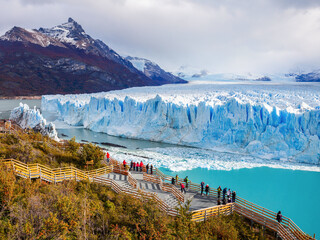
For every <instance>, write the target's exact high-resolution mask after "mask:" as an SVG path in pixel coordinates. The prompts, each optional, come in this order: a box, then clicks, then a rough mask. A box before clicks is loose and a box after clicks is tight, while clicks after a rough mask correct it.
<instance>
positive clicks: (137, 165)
mask: <svg viewBox="0 0 320 240" xmlns="http://www.w3.org/2000/svg"><path fill="white" fill-rule="evenodd" d="M139 167H140V165H139V162H137V164H136V170H137V172H138V171H139Z"/></svg>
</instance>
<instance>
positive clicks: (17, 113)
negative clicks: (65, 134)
mask: <svg viewBox="0 0 320 240" xmlns="http://www.w3.org/2000/svg"><path fill="white" fill-rule="evenodd" d="M9 119H10V120H12V121H15V122H16V123H17V124H18V125H19V126H20V127H21V128H23V129H25V128H31V129H34V130H35V131H39V132H40V133H41V134H43V135H47V136H49V137H50V138H53V139H54V140H56V141H59V138H58V133H57V131H56V128H55V125H54V124H53V123H51V122H50V123H48V124H47V121H46V119H44V118H43V116H42V114H41V113H40V111H39V110H38V109H36V107H34V108H33V109H30V108H29V106H28V105H27V104H23V103H20V104H19V107H16V108H14V109H13V110H12V111H11V113H10V118H9Z"/></svg>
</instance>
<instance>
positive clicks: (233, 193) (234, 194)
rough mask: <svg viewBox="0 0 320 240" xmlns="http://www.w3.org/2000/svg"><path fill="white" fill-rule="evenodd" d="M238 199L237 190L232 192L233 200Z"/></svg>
mask: <svg viewBox="0 0 320 240" xmlns="http://www.w3.org/2000/svg"><path fill="white" fill-rule="evenodd" d="M235 201H236V192H235V191H233V192H232V202H235Z"/></svg>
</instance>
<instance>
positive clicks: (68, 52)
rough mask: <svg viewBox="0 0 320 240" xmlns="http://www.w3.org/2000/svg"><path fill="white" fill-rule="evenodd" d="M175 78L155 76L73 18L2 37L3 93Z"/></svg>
mask: <svg viewBox="0 0 320 240" xmlns="http://www.w3.org/2000/svg"><path fill="white" fill-rule="evenodd" d="M167 83H174V82H172V81H171V79H170V78H168V79H166V80H162V79H161V80H160V79H151V78H150V77H148V76H147V75H146V74H144V73H142V72H140V71H139V70H138V69H136V68H135V67H134V66H133V65H132V63H131V62H130V61H128V60H126V59H124V58H122V57H121V56H120V55H119V54H117V53H116V52H115V51H114V50H112V49H111V48H109V47H108V46H107V45H106V44H104V43H103V42H102V41H100V40H95V39H93V38H92V37H90V36H89V35H88V34H86V33H85V32H84V30H83V28H82V27H81V26H80V25H79V24H78V23H77V22H75V21H74V20H73V19H71V18H69V20H68V22H67V23H64V24H61V25H58V26H55V27H53V28H46V29H45V28H40V29H39V30H27V29H23V28H19V27H14V28H12V29H11V30H10V31H8V32H7V33H6V34H5V35H4V36H2V37H0V95H1V96H19V95H43V94H58V93H59V94H66V93H93V92H100V91H110V90H115V89H123V88H128V87H134V86H155V85H162V84H167Z"/></svg>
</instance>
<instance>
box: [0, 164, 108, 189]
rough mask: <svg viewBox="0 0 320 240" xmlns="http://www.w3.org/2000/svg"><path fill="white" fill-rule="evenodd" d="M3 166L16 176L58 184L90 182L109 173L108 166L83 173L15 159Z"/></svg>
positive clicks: (70, 168) (78, 170)
mask: <svg viewBox="0 0 320 240" xmlns="http://www.w3.org/2000/svg"><path fill="white" fill-rule="evenodd" d="M1 162H2V163H4V164H5V165H8V166H11V168H12V169H13V170H14V171H15V173H16V174H17V175H20V176H22V177H26V178H40V179H43V180H45V181H48V182H53V183H58V182H62V181H64V180H69V179H76V180H90V178H92V177H94V176H100V175H102V174H105V173H108V172H111V168H110V167H109V166H106V167H103V168H99V169H96V170H94V171H83V170H80V169H77V168H74V167H63V168H53V169H51V168H49V167H47V166H43V165H41V164H36V163H35V164H25V163H22V162H20V161H18V160H15V159H4V160H1Z"/></svg>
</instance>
